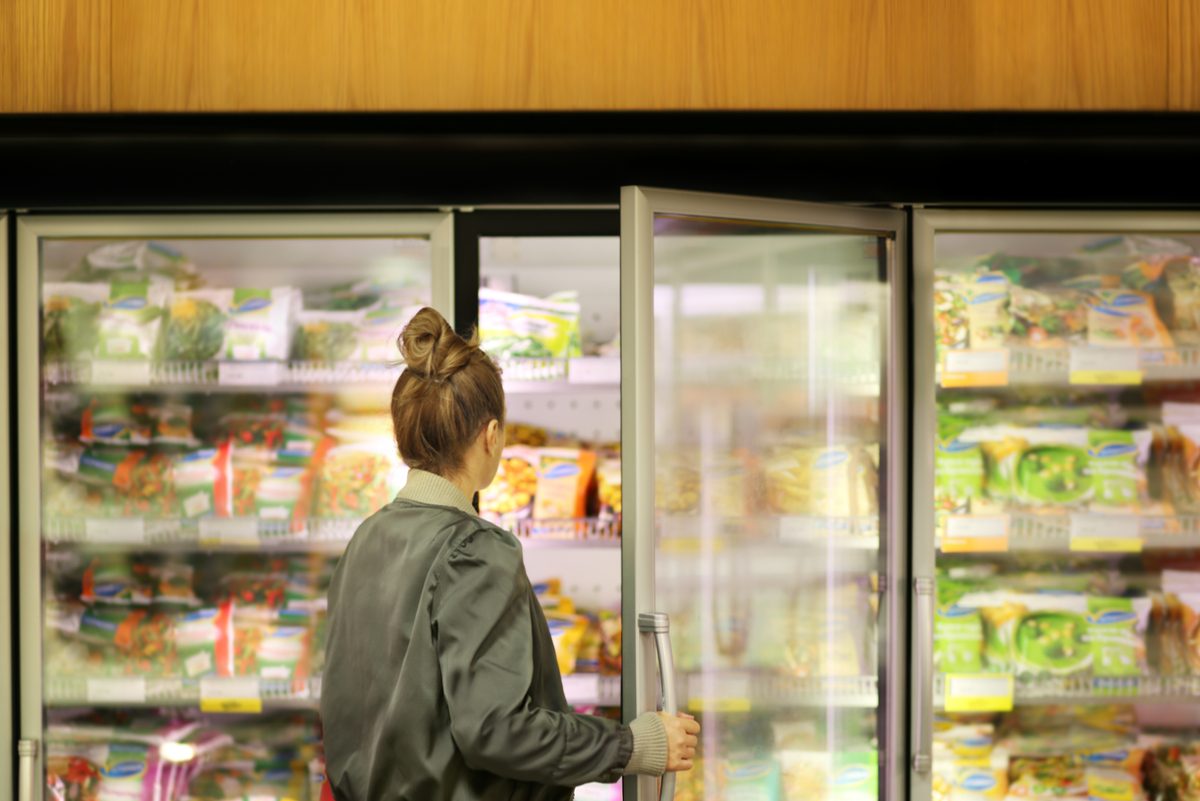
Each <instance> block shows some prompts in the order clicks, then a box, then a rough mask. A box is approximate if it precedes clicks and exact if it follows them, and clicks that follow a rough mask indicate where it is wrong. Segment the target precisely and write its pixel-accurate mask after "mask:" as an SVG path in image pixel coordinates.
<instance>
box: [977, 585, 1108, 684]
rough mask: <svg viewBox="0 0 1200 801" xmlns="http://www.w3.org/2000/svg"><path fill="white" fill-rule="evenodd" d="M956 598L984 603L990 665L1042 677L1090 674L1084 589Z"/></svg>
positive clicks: (979, 605)
mask: <svg viewBox="0 0 1200 801" xmlns="http://www.w3.org/2000/svg"><path fill="white" fill-rule="evenodd" d="M958 603H959V605H960V606H964V607H969V606H974V607H978V608H979V609H980V613H981V616H982V618H983V621H984V637H985V639H984V656H985V660H986V667H987V669H988V670H993V671H1000V672H1012V673H1015V674H1016V675H1017V676H1018V678H1035V679H1038V678H1051V677H1054V678H1059V677H1067V676H1078V675H1086V674H1087V673H1088V672H1089V671H1090V670H1091V668H1092V649H1091V647H1090V643H1089V642H1088V639H1087V634H1088V626H1087V620H1086V615H1087V611H1088V599H1087V596H1085V595H1083V594H1082V593H1057V592H1054V593H1050V592H1048V593H1024V594H1022V593H1014V592H1009V591H997V592H985V593H970V594H967V595H965V596H963V598H962V599H960V600H959V602H958Z"/></svg>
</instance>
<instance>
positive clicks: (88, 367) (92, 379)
mask: <svg viewBox="0 0 1200 801" xmlns="http://www.w3.org/2000/svg"><path fill="white" fill-rule="evenodd" d="M402 370H403V366H402V365H398V364H394V363H370V362H307V361H290V362H280V361H262V362H221V361H208V362H135V361H129V362H103V361H94V362H71V363H51V364H47V365H46V366H45V370H44V372H43V378H44V380H45V382H46V383H47V384H49V385H52V386H59V385H74V386H86V387H88V388H89V389H93V390H96V389H105V388H107V389H112V390H115V391H116V390H139V389H146V388H150V387H156V388H162V389H182V390H191V389H195V390H197V391H205V392H212V391H226V392H250V391H255V390H260V391H275V392H289V391H293V392H341V391H344V390H346V389H352V388H356V387H361V388H367V389H386V388H388V387H390V386H391V385H392V384H394V383H395V381H396V379H397V378H398V377H399V375H400V372H401V371H402Z"/></svg>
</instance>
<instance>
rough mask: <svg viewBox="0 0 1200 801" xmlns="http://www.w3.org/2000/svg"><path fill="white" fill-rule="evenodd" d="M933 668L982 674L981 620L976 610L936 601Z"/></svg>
mask: <svg viewBox="0 0 1200 801" xmlns="http://www.w3.org/2000/svg"><path fill="white" fill-rule="evenodd" d="M933 665H934V668H935V669H936V670H937V671H938V672H939V673H979V672H982V671H983V667H984V666H983V617H982V615H981V614H980V611H979V609H978V608H975V607H970V606H960V605H958V604H956V603H946V604H942V603H940V602H939V604H938V606H937V609H936V610H935V611H934V618H933Z"/></svg>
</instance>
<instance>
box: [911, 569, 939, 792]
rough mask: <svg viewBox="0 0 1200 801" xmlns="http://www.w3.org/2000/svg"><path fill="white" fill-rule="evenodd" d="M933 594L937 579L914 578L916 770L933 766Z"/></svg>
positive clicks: (917, 771) (926, 769)
mask: <svg viewBox="0 0 1200 801" xmlns="http://www.w3.org/2000/svg"><path fill="white" fill-rule="evenodd" d="M933 597H934V581H933V579H932V578H929V577H921V578H915V579H913V601H914V602H913V686H914V687H915V692H914V693H913V710H912V717H913V736H914V742H915V744H916V747H915V748H914V749H913V756H912V769H913V771H914V772H915V773H922V774H923V773H929V772H930V771H931V770H933Z"/></svg>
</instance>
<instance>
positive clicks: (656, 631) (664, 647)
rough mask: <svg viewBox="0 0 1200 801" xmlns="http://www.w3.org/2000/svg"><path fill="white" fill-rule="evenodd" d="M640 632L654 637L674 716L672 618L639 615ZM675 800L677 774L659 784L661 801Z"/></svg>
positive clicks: (666, 702) (667, 708)
mask: <svg viewBox="0 0 1200 801" xmlns="http://www.w3.org/2000/svg"><path fill="white" fill-rule="evenodd" d="M638 631H639V632H640V633H641V634H643V635H651V636H653V637H654V650H655V652H656V653H657V654H658V680H659V683H660V687H661V689H662V706H663V711H664V712H666V713H667V714H668V715H674V714H676V713H678V712H679V697H678V695H677V694H676V689H675V654H674V652H672V651H671V618H670V616H669V615H667V614H666V613H665V612H643V613H641V614H639V615H638ZM674 798H675V774H674V773H668V774H666V775H664V776H663V777H662V781H661V782H660V783H659V799H660V801H672V799H674Z"/></svg>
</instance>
